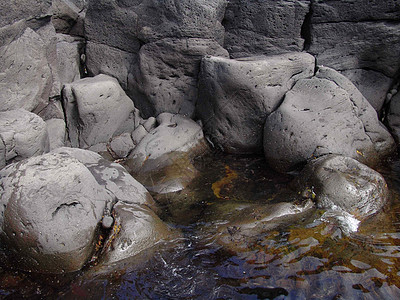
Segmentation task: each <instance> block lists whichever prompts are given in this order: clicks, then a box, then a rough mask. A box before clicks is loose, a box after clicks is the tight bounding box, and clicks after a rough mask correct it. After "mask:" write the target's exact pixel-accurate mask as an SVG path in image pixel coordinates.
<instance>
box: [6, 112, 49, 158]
mask: <svg viewBox="0 0 400 300" xmlns="http://www.w3.org/2000/svg"><path fill="white" fill-rule="evenodd" d="M0 139H1V140H2V144H3V145H4V147H5V161H6V163H11V162H14V161H20V160H23V159H26V158H29V157H31V156H36V155H41V154H43V153H45V152H48V151H49V136H48V133H47V126H46V123H45V122H44V121H43V119H42V118H40V117H39V116H37V115H35V114H33V113H31V112H28V111H26V110H24V109H17V110H10V111H5V112H0Z"/></svg>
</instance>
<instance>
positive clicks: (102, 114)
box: [63, 75, 139, 148]
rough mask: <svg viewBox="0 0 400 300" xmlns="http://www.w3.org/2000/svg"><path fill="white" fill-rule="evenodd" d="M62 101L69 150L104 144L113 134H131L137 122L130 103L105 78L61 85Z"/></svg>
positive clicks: (99, 76)
mask: <svg viewBox="0 0 400 300" xmlns="http://www.w3.org/2000/svg"><path fill="white" fill-rule="evenodd" d="M63 100H64V107H65V110H66V119H67V125H68V129H69V138H70V141H71V144H72V146H73V147H80V148H89V147H90V146H93V145H96V144H99V143H106V142H108V141H109V140H110V138H111V137H113V136H114V135H118V134H121V133H123V132H131V131H133V130H134V129H135V127H136V126H137V125H138V122H139V119H138V116H137V113H135V111H136V109H135V107H134V105H133V102H132V100H131V99H129V98H128V97H127V96H126V94H125V92H124V91H123V90H122V88H121V87H120V85H119V84H118V81H117V80H116V79H114V78H112V77H110V76H107V75H98V76H96V77H93V78H84V79H81V80H78V81H75V82H73V83H71V84H67V85H65V86H64V89H63Z"/></svg>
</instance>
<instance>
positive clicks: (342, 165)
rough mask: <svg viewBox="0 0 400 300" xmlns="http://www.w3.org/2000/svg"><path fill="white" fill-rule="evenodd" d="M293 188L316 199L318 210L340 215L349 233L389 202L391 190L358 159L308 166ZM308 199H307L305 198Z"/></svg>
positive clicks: (327, 159)
mask: <svg viewBox="0 0 400 300" xmlns="http://www.w3.org/2000/svg"><path fill="white" fill-rule="evenodd" d="M294 187H295V188H296V189H297V190H298V191H299V192H300V193H302V194H303V195H307V194H308V196H309V198H314V199H315V201H316V202H317V205H318V207H319V208H322V209H326V210H328V214H330V215H335V214H336V215H337V216H338V217H339V219H342V221H343V220H344V221H345V222H343V223H344V224H342V225H345V226H347V229H348V230H350V231H356V230H357V225H358V223H359V221H362V220H364V219H365V218H367V217H368V216H370V215H372V214H375V213H377V212H378V211H379V210H381V209H382V207H383V206H384V205H385V204H386V203H387V201H388V195H389V190H388V186H387V184H386V182H385V179H384V178H383V176H382V175H380V174H379V173H378V172H376V171H374V170H373V169H371V168H369V167H367V166H365V165H364V164H362V163H360V162H358V161H357V160H355V159H352V158H350V157H346V156H340V155H327V156H323V157H320V158H318V159H315V160H312V161H311V162H309V163H308V164H307V166H306V167H305V168H304V170H303V171H302V172H301V173H300V175H299V176H298V178H297V179H296V180H295V181H294ZM305 197H307V196H305Z"/></svg>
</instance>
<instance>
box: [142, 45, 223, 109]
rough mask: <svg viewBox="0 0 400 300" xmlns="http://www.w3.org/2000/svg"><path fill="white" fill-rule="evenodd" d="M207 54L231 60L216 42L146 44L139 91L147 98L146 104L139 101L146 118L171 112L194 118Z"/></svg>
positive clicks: (143, 52)
mask: <svg viewBox="0 0 400 300" xmlns="http://www.w3.org/2000/svg"><path fill="white" fill-rule="evenodd" d="M204 55H215V56H221V57H228V54H227V52H226V50H225V49H223V48H222V47H221V46H220V45H219V44H218V43H217V42H216V41H214V40H207V39H198V38H183V39H169V38H168V39H163V40H159V41H156V42H153V43H149V44H146V45H144V46H143V47H142V48H141V49H140V52H139V69H140V74H139V76H138V78H137V81H138V82H137V88H138V90H139V93H140V94H142V95H146V98H147V99H146V100H145V101H146V102H144V103H143V102H142V103H143V104H142V103H141V102H140V101H136V102H137V103H138V105H139V106H138V108H139V109H140V111H141V112H142V113H144V115H154V116H156V115H158V114H160V113H162V112H170V113H179V114H182V115H186V116H189V117H192V116H193V113H194V110H195V105H196V100H197V77H198V73H199V65H200V61H201V59H202V57H203V56H204ZM142 101H143V100H142Z"/></svg>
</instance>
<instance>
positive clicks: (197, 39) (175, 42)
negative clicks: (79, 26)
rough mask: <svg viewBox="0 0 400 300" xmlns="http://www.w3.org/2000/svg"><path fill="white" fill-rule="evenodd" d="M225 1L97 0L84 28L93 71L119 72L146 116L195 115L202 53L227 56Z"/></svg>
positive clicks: (90, 66)
mask: <svg viewBox="0 0 400 300" xmlns="http://www.w3.org/2000/svg"><path fill="white" fill-rule="evenodd" d="M225 5H226V1H225V0H218V1H211V0H206V1H199V0H195V1H193V0H184V1H181V0H180V1H167V2H165V1H163V2H160V1H153V0H145V1H141V2H127V1H122V2H121V1H114V0H102V1H92V2H90V5H89V8H88V11H87V16H86V27H85V28H86V32H87V38H88V41H89V42H88V48H87V52H86V53H87V57H88V63H87V64H88V70H89V72H90V73H91V74H94V75H96V74H99V73H100V72H102V73H105V74H109V75H112V76H115V77H116V78H117V79H118V80H119V82H120V84H121V86H122V87H123V88H124V89H125V90H126V91H127V94H128V95H129V96H130V97H131V98H132V99H134V101H135V105H136V106H137V107H138V108H139V109H140V111H141V113H142V114H143V116H144V117H149V116H156V115H158V114H159V113H162V112H171V113H180V114H185V115H189V116H191V115H192V114H193V111H194V106H195V101H196V98H197V74H198V67H199V62H200V60H201V57H202V56H204V55H207V54H210V55H220V56H227V55H228V54H227V51H226V50H225V49H223V48H222V46H221V45H222V43H223V35H224V29H223V27H222V25H221V21H222V18H223V14H224V9H225ZM110 17H111V18H112V19H113V20H114V23H113V24H110V23H109V22H108V20H109V19H110ZM104 51H106V52H107V53H109V54H110V55H109V57H106V58H104V57H103V53H104Z"/></svg>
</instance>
